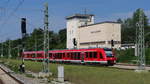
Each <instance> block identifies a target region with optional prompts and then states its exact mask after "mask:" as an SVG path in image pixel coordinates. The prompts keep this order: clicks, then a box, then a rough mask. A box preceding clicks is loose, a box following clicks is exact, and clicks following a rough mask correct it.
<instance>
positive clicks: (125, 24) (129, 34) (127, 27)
mask: <svg viewBox="0 0 150 84" xmlns="http://www.w3.org/2000/svg"><path fill="white" fill-rule="evenodd" d="M139 14H140V9H137V10H136V11H135V12H134V13H133V16H132V17H131V18H127V19H125V20H121V19H118V20H117V21H118V22H119V23H121V24H122V30H121V38H122V43H123V44H124V43H135V38H136V37H135V36H136V25H137V22H138V21H139ZM143 14H144V18H143V19H144V28H145V39H146V40H145V42H146V43H147V44H148V43H150V39H149V36H150V34H148V35H147V33H148V32H150V26H149V25H148V18H147V16H146V15H145V13H144V11H143ZM148 46H149V44H148Z"/></svg>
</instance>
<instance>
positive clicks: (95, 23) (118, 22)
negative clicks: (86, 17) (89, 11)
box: [79, 21, 120, 28]
mask: <svg viewBox="0 0 150 84" xmlns="http://www.w3.org/2000/svg"><path fill="white" fill-rule="evenodd" d="M104 23H114V24H120V23H119V22H115V21H103V22H98V23H94V24H89V25H83V26H80V27H79V28H81V27H86V26H92V25H97V24H104Z"/></svg>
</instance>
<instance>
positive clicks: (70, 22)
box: [67, 14, 121, 49]
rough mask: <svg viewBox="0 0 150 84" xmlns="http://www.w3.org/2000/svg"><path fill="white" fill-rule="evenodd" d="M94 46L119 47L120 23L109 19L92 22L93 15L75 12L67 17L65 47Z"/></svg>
mask: <svg viewBox="0 0 150 84" xmlns="http://www.w3.org/2000/svg"><path fill="white" fill-rule="evenodd" d="M112 41H113V44H114V46H112ZM96 47H107V48H111V47H113V48H119V47H121V24H119V23H116V22H110V21H106V22H100V23H94V15H84V14H83V15H82V14H77V15H73V16H70V17H68V18H67V48H68V49H72V48H96Z"/></svg>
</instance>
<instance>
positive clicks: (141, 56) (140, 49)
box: [136, 9, 145, 70]
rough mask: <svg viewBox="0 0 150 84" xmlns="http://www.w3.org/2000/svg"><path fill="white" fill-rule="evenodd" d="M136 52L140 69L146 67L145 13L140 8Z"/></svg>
mask: <svg viewBox="0 0 150 84" xmlns="http://www.w3.org/2000/svg"><path fill="white" fill-rule="evenodd" d="M136 26H137V27H136V48H137V49H136V52H137V57H138V66H139V67H138V70H144V69H145V45H144V44H145V41H144V13H143V10H142V9H140V14H139V21H138V23H137V25H136Z"/></svg>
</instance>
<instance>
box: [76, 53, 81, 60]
mask: <svg viewBox="0 0 150 84" xmlns="http://www.w3.org/2000/svg"><path fill="white" fill-rule="evenodd" d="M77 59H78V60H79V59H80V52H78V56H77Z"/></svg>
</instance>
